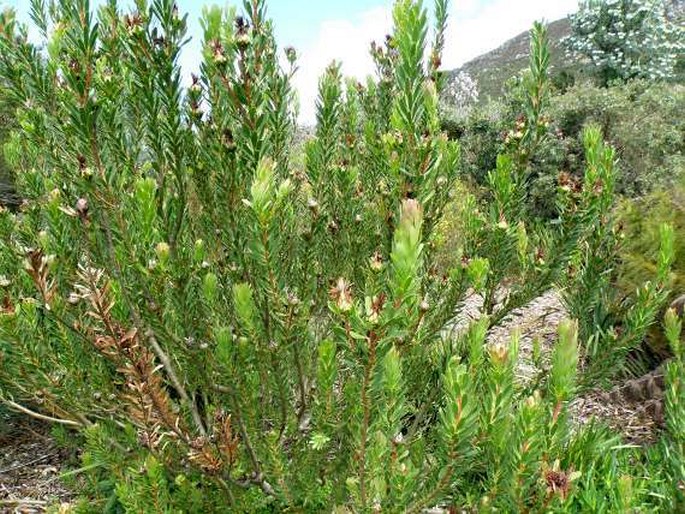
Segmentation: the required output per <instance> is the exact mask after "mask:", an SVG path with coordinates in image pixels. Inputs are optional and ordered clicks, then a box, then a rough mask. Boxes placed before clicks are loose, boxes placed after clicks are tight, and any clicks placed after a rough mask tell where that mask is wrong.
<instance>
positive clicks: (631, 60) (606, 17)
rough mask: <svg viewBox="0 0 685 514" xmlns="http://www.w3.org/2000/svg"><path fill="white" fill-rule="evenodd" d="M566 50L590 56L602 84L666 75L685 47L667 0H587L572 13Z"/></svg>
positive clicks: (667, 75)
mask: <svg viewBox="0 0 685 514" xmlns="http://www.w3.org/2000/svg"><path fill="white" fill-rule="evenodd" d="M571 28H572V30H573V33H572V34H571V35H570V36H569V37H568V38H567V39H566V40H565V41H566V44H567V46H568V48H569V49H570V50H571V51H572V52H574V53H576V54H578V55H580V56H583V57H585V58H586V59H588V60H589V62H590V63H591V65H592V67H593V71H594V72H595V73H596V74H597V76H598V77H599V80H600V81H601V83H602V84H604V85H606V84H608V83H609V82H611V81H613V80H622V81H625V80H629V79H633V78H639V77H642V78H648V79H657V80H661V79H668V78H670V77H672V76H673V74H674V72H675V65H676V62H677V59H678V57H679V56H680V55H682V53H683V51H685V38H684V34H683V28H682V27H680V26H678V25H677V24H675V23H673V22H672V21H670V20H669V18H668V16H667V10H666V5H665V2H664V0H601V1H598V0H583V1H581V2H580V5H579V9H578V12H577V13H575V14H573V15H571Z"/></svg>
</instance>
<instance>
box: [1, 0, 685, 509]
mask: <svg viewBox="0 0 685 514" xmlns="http://www.w3.org/2000/svg"><path fill="white" fill-rule="evenodd" d="M91 7H92V6H91V5H90V4H89V2H88V1H86V0H70V1H67V0H62V1H58V2H55V4H54V6H51V8H50V9H49V10H47V9H46V8H45V5H44V2H41V1H39V0H34V1H33V2H31V18H32V20H33V23H34V24H35V29H36V31H37V33H39V34H41V35H42V38H43V43H44V45H45V46H44V47H41V48H45V51H42V50H39V47H37V46H34V45H33V44H32V43H31V42H29V41H28V40H27V38H26V36H25V34H26V33H27V31H26V30H25V29H23V28H21V27H20V26H19V25H18V24H17V22H16V20H15V18H14V15H13V13H12V12H7V13H4V14H2V15H1V16H0V83H2V84H3V85H4V86H6V87H4V88H3V92H4V93H6V94H8V95H9V98H8V100H9V101H10V102H11V103H12V105H16V106H18V108H17V110H16V128H14V130H13V133H12V135H11V136H10V138H9V140H8V143H7V144H6V145H5V146H6V148H5V150H6V151H5V154H6V155H7V157H8V163H9V164H10V166H11V167H12V173H13V174H14V176H15V178H16V186H17V188H18V190H19V193H20V195H21V197H22V198H25V199H26V201H25V202H24V203H23V204H22V206H21V208H20V209H19V211H18V212H10V211H8V210H2V212H0V234H1V238H0V279H1V280H2V281H1V282H0V302H1V303H0V401H1V402H2V403H3V404H4V405H5V406H6V407H7V408H11V409H13V410H17V411H21V412H23V413H24V414H26V415H33V416H42V417H49V418H50V419H51V420H52V421H53V422H54V423H55V425H56V426H59V429H58V431H59V434H60V436H61V439H62V440H71V441H74V443H73V444H75V445H76V446H78V447H79V448H80V450H81V455H82V460H83V467H82V468H80V469H78V470H74V472H73V473H74V474H75V475H82V476H83V479H82V483H84V484H87V486H86V487H85V488H84V489H83V490H82V491H81V495H82V500H81V501H80V503H78V504H76V505H74V506H73V509H72V510H74V511H75V512H93V511H96V512H110V513H113V512H135V513H138V512H226V511H228V512H284V511H292V512H363V513H366V512H391V513H395V512H410V513H420V512H424V511H425V510H426V509H430V508H433V507H436V506H440V507H444V508H446V509H450V510H456V511H461V510H464V511H474V512H540V513H543V512H632V511H635V512H677V511H679V510H682V509H683V508H684V507H685V487H684V486H685V473H684V472H683V469H685V455H684V449H685V425H684V424H685V349H683V348H682V343H681V337H680V336H681V329H682V322H681V319H680V318H679V317H678V315H677V314H676V313H675V312H674V311H672V310H669V311H668V312H667V314H666V316H665V318H664V330H665V334H666V338H667V341H668V344H669V347H670V355H671V356H672V358H671V359H670V361H669V362H668V364H667V365H666V366H665V368H664V369H665V371H664V374H665V378H664V388H663V391H662V393H663V402H662V404H663V412H664V416H663V420H662V421H663V423H662V425H661V427H660V429H659V431H658V432H657V433H656V436H657V439H658V442H656V443H654V444H653V445H650V446H646V447H642V446H635V445H625V444H622V443H623V441H622V440H621V436H620V434H618V433H614V432H612V431H611V430H610V429H608V428H607V427H606V426H605V425H604V424H603V423H602V422H601V421H587V422H581V421H580V420H578V419H576V418H574V417H573V412H572V411H571V410H570V409H569V405H570V404H571V402H572V401H573V400H574V399H576V398H577V397H578V396H579V395H581V394H583V393H584V392H585V391H587V390H589V389H591V388H595V387H597V386H600V385H603V384H605V383H608V382H610V381H611V380H612V379H613V378H615V377H617V376H620V375H621V374H622V373H623V370H624V368H625V365H626V363H627V362H628V360H629V359H630V356H631V355H632V352H633V351H634V350H635V349H636V348H638V347H639V346H640V345H641V343H642V341H643V339H644V338H645V335H646V334H647V332H648V331H649V330H650V328H652V327H654V326H658V325H660V324H661V322H662V319H661V318H660V312H661V309H662V307H663V305H664V303H665V301H666V299H667V296H668V293H669V289H668V287H669V277H670V273H671V267H672V264H673V262H674V258H675V257H674V247H675V245H676V242H675V236H674V229H673V226H672V225H669V224H663V225H660V226H659V228H658V232H659V240H658V242H657V243H656V244H657V245H658V251H657V252H656V253H655V255H654V258H655V263H656V266H655V268H654V269H653V270H652V272H651V273H649V276H648V277H646V280H645V281H644V282H643V283H640V284H639V289H637V291H635V292H634V293H633V294H631V295H629V296H628V298H627V300H626V301H625V302H623V303H622V304H621V305H619V306H618V307H617V308H615V309H612V310H611V311H610V312H607V309H608V305H609V304H611V306H613V302H607V298H609V299H613V295H614V294H615V292H614V288H613V283H612V282H611V280H610V278H611V277H612V276H613V275H612V274H613V270H614V269H615V266H616V265H617V263H618V262H619V261H620V257H621V256H620V251H621V246H620V230H619V227H618V224H617V221H616V216H615V206H616V203H617V200H618V195H617V185H618V184H619V182H620V180H619V178H618V174H617V168H616V161H617V154H616V152H615V150H614V149H613V148H612V146H611V145H610V144H608V143H607V142H605V140H604V138H603V135H602V130H601V128H600V127H599V126H597V125H596V124H592V123H587V124H585V123H583V128H582V130H581V131H580V133H579V134H578V135H576V136H575V137H577V138H578V141H579V142H581V143H582V157H581V160H582V164H579V170H580V171H579V176H578V177H577V178H574V179H573V180H572V179H571V178H569V179H568V182H567V183H564V182H562V183H560V187H559V188H557V189H556V190H555V191H554V193H553V194H554V201H555V205H556V216H555V217H554V218H553V219H552V218H549V217H548V218H545V217H536V216H532V215H531V205H533V203H532V192H531V190H530V184H531V181H532V179H533V178H534V176H535V175H534V173H536V168H535V163H536V162H537V160H538V159H542V158H544V157H542V154H541V152H543V151H545V149H546V148H547V146H548V145H550V144H551V138H552V137H553V136H552V135H551V134H550V126H551V123H552V122H553V121H552V120H551V119H550V113H551V112H552V110H551V107H552V105H551V98H550V93H551V89H552V86H551V84H550V79H549V73H550V53H549V49H548V48H549V47H548V36H547V31H546V29H545V27H544V26H543V25H541V24H535V25H534V27H533V29H532V30H531V34H530V51H529V57H528V73H527V74H526V76H525V78H524V79H523V80H522V81H521V83H520V87H519V89H518V90H517V96H516V97H515V99H512V101H511V102H510V103H509V105H508V107H507V109H509V110H510V111H511V113H512V114H511V116H512V118H511V120H512V122H511V124H510V125H507V126H506V127H507V128H506V130H507V131H510V132H511V133H512V134H514V136H515V137H509V138H508V139H507V140H505V141H504V142H503V144H502V145H501V146H500V147H498V148H497V150H496V152H495V154H496V156H495V162H494V166H491V167H486V168H483V169H482V170H481V176H482V179H481V183H480V186H481V190H480V191H478V194H474V193H473V192H471V191H469V190H468V189H466V188H465V187H464V184H465V182H466V180H465V178H466V172H465V171H463V170H462V168H461V166H460V163H461V161H462V158H461V156H462V146H461V144H460V142H459V141H456V140H451V139H450V138H449V137H448V136H447V134H445V133H444V132H443V131H442V129H441V123H440V116H439V108H438V99H439V95H440V92H441V88H442V87H443V85H444V84H443V81H442V80H441V77H442V76H443V75H442V73H441V72H440V70H439V69H438V68H439V63H440V62H441V54H442V51H443V46H444V44H445V41H444V33H445V27H446V23H447V13H448V12H449V7H448V5H447V2H446V0H436V1H435V6H434V10H433V12H434V13H435V19H433V20H431V19H429V17H428V15H427V10H426V9H425V7H424V6H423V5H422V3H421V2H419V1H414V0H398V1H397V2H395V5H394V8H393V31H392V34H391V36H390V37H389V38H388V39H387V41H386V44H385V45H384V46H377V45H376V46H374V49H373V56H374V59H375V62H376V67H377V74H376V76H375V77H374V78H370V79H369V80H368V81H367V82H366V83H365V84H362V85H359V84H356V83H351V82H347V81H345V80H344V78H343V77H342V76H341V72H340V66H339V65H338V64H336V63H333V64H331V66H330V67H329V68H328V69H327V70H326V72H325V74H324V75H323V76H322V77H321V79H320V82H319V95H318V98H317V100H316V108H317V125H316V128H315V131H314V135H313V137H312V138H311V139H309V140H308V141H306V142H304V144H303V145H302V144H301V143H300V142H297V143H296V142H295V141H294V135H295V113H294V112H293V111H292V106H293V104H294V102H293V95H294V92H293V89H292V87H291V78H292V74H293V73H294V72H295V69H296V67H297V55H296V52H295V51H294V50H293V49H291V48H289V49H286V57H287V60H288V66H287V67H286V68H283V67H281V66H280V65H279V62H280V58H279V50H278V48H277V46H276V42H275V39H274V35H273V26H272V23H271V22H270V21H269V19H268V11H267V7H266V3H265V2H263V1H262V0H246V1H245V2H244V3H243V5H242V8H241V9H240V10H234V9H220V8H216V7H214V8H208V9H206V10H205V11H204V14H203V19H202V27H203V30H204V36H203V41H202V48H203V62H202V65H201V68H200V73H199V75H198V76H197V77H194V78H193V81H192V85H191V86H190V87H189V88H188V89H187V90H184V89H183V88H182V86H181V70H180V68H179V63H178V58H179V52H180V49H181V47H182V45H183V44H184V42H185V40H186V18H185V17H184V16H183V14H182V13H179V12H178V10H177V8H176V5H175V3H174V2H173V1H172V0H153V1H151V2H143V1H140V2H136V8H135V10H133V11H122V10H121V8H120V7H119V6H118V5H117V2H116V1H115V0H112V1H110V2H107V3H106V4H104V5H101V6H100V7H99V8H98V9H97V10H96V11H95V10H93V9H91ZM296 144H297V145H298V146H295V145H296ZM465 146H466V145H465ZM299 147H303V151H302V154H301V155H294V148H299ZM469 166H472V167H473V166H475V164H474V163H469ZM468 173H471V171H468ZM459 188H462V189H459ZM455 190H457V191H460V192H463V194H461V195H460V196H459V197H458V202H455V198H454V196H452V194H451V192H453V191H455ZM450 216H451V217H450ZM445 224H447V225H448V226H449V225H450V224H452V226H456V227H459V230H460V234H459V238H458V239H454V240H452V239H447V240H446V239H445V237H444V236H445V230H444V226H445ZM554 288H559V289H560V290H561V291H562V297H563V301H564V303H565V305H566V307H567V310H568V312H569V313H570V317H571V319H565V320H563V321H562V322H561V323H560V325H559V330H558V336H557V337H556V338H555V340H554V341H553V343H552V344H551V345H550V347H549V348H546V349H545V351H544V352H543V351H542V350H541V349H539V348H531V344H532V343H530V342H529V341H524V340H523V339H522V338H521V337H520V336H519V334H518V333H516V332H514V333H512V334H511V336H510V337H509V338H508V339H507V340H506V341H505V342H501V341H500V342H496V343H495V342H492V341H491V340H489V339H488V335H489V333H490V332H491V331H492V330H495V329H496V328H498V327H502V326H503V323H504V320H506V319H507V317H508V316H509V315H510V314H512V313H513V312H514V311H515V310H516V309H518V308H520V307H521V306H524V305H526V304H528V303H529V302H531V301H532V300H533V299H535V298H537V297H539V296H540V295H541V294H543V293H545V292H547V291H549V290H550V289H554ZM503 292H505V293H506V294H502V293H503ZM473 294H477V295H479V297H480V298H481V299H482V300H483V308H482V311H481V313H480V315H479V316H478V317H477V318H476V319H469V318H468V317H466V316H465V304H466V301H467V298H469V297H471V296H472V295H473ZM598 320H599V321H601V323H598ZM457 321H462V322H463V321H465V323H464V328H463V329H461V330H458V329H455V323H457ZM543 353H544V354H543ZM531 354H533V355H534V357H533V358H532V359H533V360H534V361H535V363H536V366H537V365H538V364H539V366H537V367H535V371H534V373H533V375H534V376H520V373H519V370H520V367H519V366H520V364H521V363H522V362H523V361H524V360H530V359H531V358H530V357H529V355H531Z"/></svg>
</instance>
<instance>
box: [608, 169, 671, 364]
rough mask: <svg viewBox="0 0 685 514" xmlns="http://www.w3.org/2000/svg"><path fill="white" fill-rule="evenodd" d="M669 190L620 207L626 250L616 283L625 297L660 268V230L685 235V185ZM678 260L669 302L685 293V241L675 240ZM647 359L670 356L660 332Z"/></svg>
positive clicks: (651, 339) (652, 334) (650, 338)
mask: <svg viewBox="0 0 685 514" xmlns="http://www.w3.org/2000/svg"><path fill="white" fill-rule="evenodd" d="M684 180H685V179H684V178H683V177H681V178H680V180H679V182H678V183H676V184H674V186H672V187H670V188H668V189H659V190H657V191H654V192H652V193H650V194H648V195H646V196H644V197H642V198H638V199H633V200H630V199H626V200H623V201H622V202H621V203H620V204H619V209H618V222H619V223H620V224H621V227H622V238H623V243H622V251H621V260H620V265H619V266H618V268H617V277H616V280H615V283H616V285H617V286H618V289H619V291H620V292H621V294H622V295H623V296H628V295H631V294H632V293H633V292H634V291H635V290H636V289H637V288H638V287H640V285H641V284H642V283H643V282H644V280H645V277H649V276H652V275H653V274H654V271H655V269H656V266H657V261H658V253H659V250H658V247H659V239H660V235H659V227H660V226H661V225H662V224H664V223H667V224H669V225H671V226H673V227H674V230H675V233H676V234H679V235H680V234H685V182H684ZM674 253H675V259H674V261H673V265H672V267H671V274H670V276H669V277H668V281H669V289H670V290H671V291H672V293H671V295H670V296H669V298H668V301H669V302H671V301H673V300H674V299H675V298H676V297H678V296H680V295H682V294H685V240H684V239H683V238H682V237H678V238H676V240H675V252H674ZM646 343H647V348H646V349H647V350H648V354H647V355H646V357H647V358H652V359H654V358H656V359H657V360H662V359H664V358H665V357H667V356H668V355H669V353H670V350H669V347H668V344H667V342H666V339H665V337H664V335H663V334H662V333H661V331H659V330H651V331H650V332H649V334H648V339H647V341H646Z"/></svg>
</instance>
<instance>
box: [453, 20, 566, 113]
mask: <svg viewBox="0 0 685 514" xmlns="http://www.w3.org/2000/svg"><path fill="white" fill-rule="evenodd" d="M547 31H548V36H549V51H550V57H551V65H552V69H553V70H559V69H563V68H567V67H571V66H573V64H574V63H573V62H572V61H571V60H570V59H569V57H567V55H566V52H565V50H564V48H563V47H562V44H561V40H562V39H563V38H564V37H566V36H568V35H569V34H570V33H571V25H570V23H569V20H568V19H567V18H562V19H560V20H556V21H554V22H552V23H550V24H549V25H548V26H547ZM529 47H530V34H529V32H527V31H526V32H522V33H521V34H519V35H518V36H516V37H514V38H512V39H510V40H509V41H507V42H505V43H504V44H503V45H501V46H500V47H499V48H496V49H495V50H492V51H491V52H488V53H486V54H483V55H481V56H478V57H476V58H475V59H473V60H471V61H469V62H467V63H466V64H464V65H463V66H461V67H460V68H457V69H455V70H452V71H450V72H448V73H449V75H450V77H454V76H456V75H457V74H459V73H461V72H466V73H467V74H469V75H470V76H471V77H472V78H474V79H475V80H476V81H477V83H478V90H479V93H480V96H479V98H480V100H481V101H486V100H487V99H488V98H489V97H490V98H496V97H499V96H501V94H502V93H503V87H504V83H505V82H506V81H507V79H509V78H511V77H513V76H514V75H516V74H517V73H518V72H519V71H521V70H523V69H524V68H526V67H527V66H528V56H529Z"/></svg>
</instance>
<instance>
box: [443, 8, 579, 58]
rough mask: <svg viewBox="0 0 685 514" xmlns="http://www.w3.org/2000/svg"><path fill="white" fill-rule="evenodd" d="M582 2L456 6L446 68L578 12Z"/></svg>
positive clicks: (451, 21) (449, 26) (446, 46)
mask: <svg viewBox="0 0 685 514" xmlns="http://www.w3.org/2000/svg"><path fill="white" fill-rule="evenodd" d="M577 7H578V0H493V1H491V2H488V3H487V5H483V6H479V2H477V1H476V0H466V1H461V2H454V4H453V7H452V10H451V12H450V18H449V25H448V29H447V35H446V37H445V40H446V43H445V52H444V56H443V57H444V58H443V66H444V67H445V68H446V69H450V68H456V67H458V66H461V65H462V64H464V63H465V62H466V61H469V60H470V59H473V58H474V57H477V56H479V55H481V54H483V53H485V52H488V51H490V50H494V49H495V48H497V47H498V46H500V45H501V44H502V43H504V42H505V41H506V40H508V39H511V38H512V37H514V36H516V35H517V34H520V33H521V32H523V31H525V30H528V29H529V28H530V27H531V25H532V24H533V22H534V21H536V20H542V19H545V20H547V21H554V20H557V19H559V18H562V17H564V16H566V15H567V14H569V13H571V12H573V11H575V10H576V9H577Z"/></svg>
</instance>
